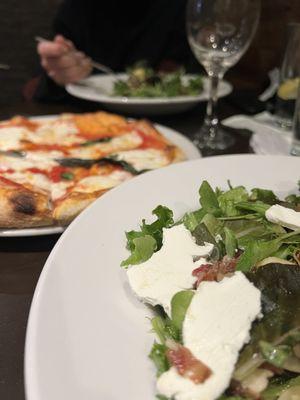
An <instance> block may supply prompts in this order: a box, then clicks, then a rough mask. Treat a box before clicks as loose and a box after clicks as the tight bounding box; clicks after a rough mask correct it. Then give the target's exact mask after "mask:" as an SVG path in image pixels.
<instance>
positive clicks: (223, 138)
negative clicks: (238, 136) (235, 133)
mask: <svg viewBox="0 0 300 400" xmlns="http://www.w3.org/2000/svg"><path fill="white" fill-rule="evenodd" d="M193 143H194V144H195V146H197V147H198V148H199V149H200V150H205V149H208V150H219V151H222V150H226V149H228V148H229V147H231V146H232V145H233V144H234V143H235V139H234V138H233V137H232V136H231V135H230V134H228V133H227V132H225V131H224V130H223V129H222V128H221V127H220V126H218V127H217V128H216V127H213V128H210V127H208V126H207V125H203V126H202V127H201V129H200V130H199V131H198V132H196V134H195V136H194V138H193Z"/></svg>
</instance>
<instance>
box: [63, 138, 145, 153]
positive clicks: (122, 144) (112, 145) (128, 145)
mask: <svg viewBox="0 0 300 400" xmlns="http://www.w3.org/2000/svg"><path fill="white" fill-rule="evenodd" d="M142 142H143V139H142V138H141V137H140V135H139V134H138V133H136V132H130V133H126V134H125V135H122V136H116V137H114V138H112V139H111V140H110V141H108V142H104V143H96V144H93V145H91V146H81V147H75V148H73V149H71V150H70V151H69V155H70V156H71V157H76V158H98V157H101V156H104V155H106V154H109V153H112V152H115V151H121V150H127V149H135V148H137V147H139V146H140V145H141V144H142Z"/></svg>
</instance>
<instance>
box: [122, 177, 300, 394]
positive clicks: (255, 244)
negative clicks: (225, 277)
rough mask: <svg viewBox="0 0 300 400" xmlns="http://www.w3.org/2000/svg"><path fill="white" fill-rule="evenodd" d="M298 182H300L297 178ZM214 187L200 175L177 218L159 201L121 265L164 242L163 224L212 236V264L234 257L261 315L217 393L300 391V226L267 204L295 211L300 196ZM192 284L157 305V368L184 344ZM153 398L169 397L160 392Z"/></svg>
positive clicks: (132, 236) (132, 235) (133, 234)
mask: <svg viewBox="0 0 300 400" xmlns="http://www.w3.org/2000/svg"><path fill="white" fill-rule="evenodd" d="M299 184H300V182H299ZM228 185H229V189H228V190H221V189H219V188H216V189H215V190H213V189H212V187H211V186H210V184H209V183H208V182H207V181H204V182H203V183H202V184H201V186H200V189H199V203H200V206H199V208H198V209H197V210H195V211H192V212H188V213H186V214H185V215H184V216H183V217H182V218H181V219H180V221H177V222H174V219H173V212H172V211H171V210H170V209H168V208H167V207H164V206H161V205H160V206H158V207H157V208H156V209H155V210H154V211H153V214H154V215H155V216H156V220H155V221H154V222H153V223H150V224H147V223H146V221H145V220H143V221H142V224H141V227H140V230H138V231H130V232H127V233H126V237H127V248H128V250H129V251H130V253H131V254H130V256H129V257H128V258H127V259H126V260H124V261H123V263H122V266H123V267H125V268H127V267H128V266H129V265H137V264H140V263H143V262H145V261H146V260H148V259H149V258H150V257H151V256H152V255H153V253H155V252H157V251H158V250H159V249H160V248H161V247H162V240H163V229H164V228H170V227H173V226H174V225H177V224H184V225H185V227H186V228H187V229H188V230H189V231H190V232H191V233H192V235H193V237H194V238H195V240H196V243H197V244H199V245H201V244H204V242H208V243H212V244H213V245H214V249H213V251H212V253H211V255H210V257H209V260H208V261H209V263H211V265H221V264H222V263H224V260H228V259H229V260H234V268H235V271H241V272H243V273H244V274H246V277H247V278H248V280H249V281H250V282H252V283H253V284H254V285H255V287H256V288H257V289H259V290H260V292H261V303H262V304H261V305H262V315H263V317H262V318H261V319H258V320H256V321H255V322H254V323H253V325H252V328H251V333H250V335H251V339H250V341H249V342H248V343H247V344H246V345H245V346H244V348H243V349H242V351H241V352H240V355H239V359H238V362H237V364H236V366H235V371H234V374H233V376H232V381H231V384H230V387H229V388H228V389H227V391H226V392H225V393H224V394H223V395H222V397H221V398H220V399H222V400H226V399H227V400H239V399H245V398H246V399H262V400H276V399H279V400H288V399H298V398H300V226H299V229H294V230H291V229H288V228H285V227H283V226H282V224H277V223H273V222H270V220H268V219H267V218H266V211H267V210H268V209H269V208H270V207H271V206H273V205H275V204H279V205H282V206H284V207H286V208H287V209H292V210H295V211H298V212H300V195H299V194H293V195H289V196H287V197H286V198H285V199H284V200H280V199H279V198H278V197H277V196H276V194H275V193H273V192H272V191H271V190H267V189H261V188H254V189H252V190H251V191H250V192H248V191H247V190H246V188H245V187H243V186H237V187H233V186H232V185H231V183H230V182H228ZM193 289H195V288H191V290H183V291H180V292H178V293H177V294H176V295H175V296H174V297H173V298H172V301H171V314H170V315H169V316H168V315H167V314H166V313H165V312H164V310H163V309H162V308H161V307H160V306H157V307H155V313H156V316H155V317H154V318H153V319H152V321H151V324H152V328H153V331H155V333H156V335H157V337H158V339H159V341H160V343H158V342H155V343H154V344H153V347H152V350H151V352H150V354H149V357H150V358H151V360H152V361H153V362H154V364H155V366H156V368H157V375H158V376H160V375H161V374H162V373H163V372H165V371H167V370H168V369H169V368H170V361H169V359H168V357H167V350H168V342H169V341H170V340H171V341H172V342H176V343H179V344H182V324H183V321H184V318H185V315H186V311H187V309H188V307H189V305H190V303H191V301H192V299H193V296H194V293H195V290H193ZM158 399H161V400H166V398H165V397H164V396H158Z"/></svg>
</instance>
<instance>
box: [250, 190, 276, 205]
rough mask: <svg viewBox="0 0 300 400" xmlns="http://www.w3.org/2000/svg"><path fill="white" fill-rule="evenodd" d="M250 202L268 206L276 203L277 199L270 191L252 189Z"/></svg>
mask: <svg viewBox="0 0 300 400" xmlns="http://www.w3.org/2000/svg"><path fill="white" fill-rule="evenodd" d="M250 200H252V201H257V200H259V201H261V202H263V203H267V204H270V205H273V204H276V203H278V201H279V199H278V197H277V196H276V195H275V194H274V192H272V190H267V189H259V188H254V189H252V190H251V195H250Z"/></svg>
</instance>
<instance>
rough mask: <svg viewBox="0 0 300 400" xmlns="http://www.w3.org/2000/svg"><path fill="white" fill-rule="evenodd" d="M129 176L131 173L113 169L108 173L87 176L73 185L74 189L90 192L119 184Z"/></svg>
mask: <svg viewBox="0 0 300 400" xmlns="http://www.w3.org/2000/svg"><path fill="white" fill-rule="evenodd" d="M131 177H132V175H131V174H130V173H128V172H125V171H114V172H112V173H111V174H109V175H95V176H88V177H86V178H83V179H81V180H80V181H79V182H78V183H77V185H76V186H75V187H74V191H76V192H83V193H91V192H96V191H99V190H106V189H110V188H112V187H115V186H117V185H119V184H120V183H121V182H123V181H125V180H127V179H130V178H131Z"/></svg>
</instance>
